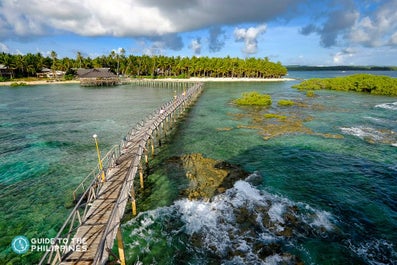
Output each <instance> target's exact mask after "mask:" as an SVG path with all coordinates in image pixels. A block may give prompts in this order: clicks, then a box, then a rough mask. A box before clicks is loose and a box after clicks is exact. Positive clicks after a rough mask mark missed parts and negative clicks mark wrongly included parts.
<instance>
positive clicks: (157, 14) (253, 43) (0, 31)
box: [0, 0, 397, 65]
mask: <svg viewBox="0 0 397 265" xmlns="http://www.w3.org/2000/svg"><path fill="white" fill-rule="evenodd" d="M120 48H124V49H125V51H126V54H127V55H129V54H134V55H142V54H148V55H153V54H161V55H166V56H189V57H190V56H193V55H194V56H209V57H224V56H231V57H240V58H245V57H259V58H263V57H268V58H270V59H271V60H272V61H280V62H281V63H283V64H285V65H291V64H303V65H397V0H318V1H316V0H212V1H210V0H167V1H166V0H101V1H97V0H80V1H77V0H51V1H47V0H2V1H1V2H0V52H7V53H12V54H18V53H21V54H26V53H29V52H30V53H37V52H41V53H42V54H44V55H48V54H49V53H50V51H51V50H54V51H56V52H57V54H58V57H59V58H62V57H65V56H67V57H71V58H75V57H76V54H77V52H81V53H82V54H83V56H85V57H88V56H90V57H92V58H93V57H96V56H100V55H103V54H105V55H107V54H109V53H110V52H111V51H112V50H115V51H118V50H119V49H120Z"/></svg>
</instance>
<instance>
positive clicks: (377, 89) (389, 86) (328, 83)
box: [293, 74, 397, 96]
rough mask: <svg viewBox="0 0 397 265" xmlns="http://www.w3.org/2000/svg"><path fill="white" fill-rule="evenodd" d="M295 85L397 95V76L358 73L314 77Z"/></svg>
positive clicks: (312, 88)
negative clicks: (342, 75)
mask: <svg viewBox="0 0 397 265" xmlns="http://www.w3.org/2000/svg"><path fill="white" fill-rule="evenodd" d="M293 87H294V88H297V89H300V90H318V89H330V90H340V91H355V92H365V93H371V94H374V95H386V96H397V78H392V77H388V76H380V75H370V74H356V75H350V76H345V77H335V78H313V79H309V80H305V81H303V82H302V83H300V84H298V85H295V86H293Z"/></svg>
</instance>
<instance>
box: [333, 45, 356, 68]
mask: <svg viewBox="0 0 397 265" xmlns="http://www.w3.org/2000/svg"><path fill="white" fill-rule="evenodd" d="M355 53H356V51H355V50H354V49H352V48H346V49H343V50H342V51H339V52H337V53H335V54H334V55H333V62H334V64H339V65H340V64H345V63H346V62H347V59H350V60H351V58H352V57H353V55H354V54H355ZM348 64H352V63H351V62H348Z"/></svg>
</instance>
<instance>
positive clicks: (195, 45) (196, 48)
mask: <svg viewBox="0 0 397 265" xmlns="http://www.w3.org/2000/svg"><path fill="white" fill-rule="evenodd" d="M189 47H190V48H191V49H192V50H193V53H194V54H195V55H199V54H200V53H201V39H200V38H197V39H193V40H192V41H191V43H190V45H189Z"/></svg>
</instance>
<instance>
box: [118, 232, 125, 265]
mask: <svg viewBox="0 0 397 265" xmlns="http://www.w3.org/2000/svg"><path fill="white" fill-rule="evenodd" d="M117 247H118V249H119V262H120V264H121V265H126V263H125V254H124V243H123V236H122V235H121V228H120V226H119V228H118V229H117Z"/></svg>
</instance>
